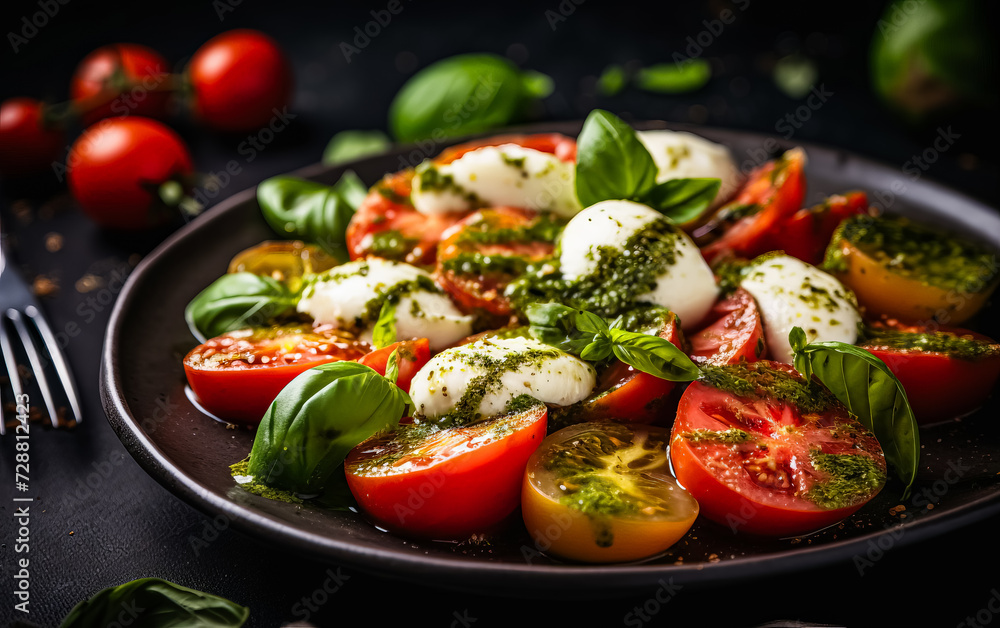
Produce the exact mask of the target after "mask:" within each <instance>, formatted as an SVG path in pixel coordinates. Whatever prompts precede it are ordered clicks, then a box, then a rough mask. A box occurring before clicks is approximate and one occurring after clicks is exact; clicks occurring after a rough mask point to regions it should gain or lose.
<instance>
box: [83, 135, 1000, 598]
mask: <svg viewBox="0 0 1000 628" xmlns="http://www.w3.org/2000/svg"><path fill="white" fill-rule="evenodd" d="M581 125H582V121H572V122H551V123H539V124H535V125H526V126H519V127H511V128H508V129H501V130H497V131H494V132H491V133H486V134H481V135H479V136H478V137H484V136H489V135H496V134H499V133H508V132H515V133H516V132H526V133H543V132H558V133H567V134H574V133H575V132H577V131H578V130H579V128H580V126H581ZM634 126H636V127H637V128H640V129H660V128H665V129H674V130H681V131H690V132H695V133H698V132H706V131H707V132H709V133H711V132H719V133H723V134H729V135H734V136H741V137H743V138H745V139H750V140H754V141H758V142H761V143H764V142H767V141H769V140H770V141H773V142H776V143H777V145H778V146H779V147H786V146H802V147H803V148H805V149H806V151H807V154H808V152H809V151H810V150H814V151H821V152H826V153H831V154H838V153H839V154H841V155H846V156H848V157H849V158H850V159H851V160H852V161H854V162H856V163H858V164H859V165H860V166H862V167H866V168H867V167H872V168H876V169H879V170H890V171H891V170H894V168H893V166H890V165H888V164H885V163H881V162H879V161H876V160H873V159H870V158H868V157H865V156H862V155H858V154H856V153H853V152H851V151H850V150H847V149H845V148H841V147H837V146H830V145H825V144H818V143H813V142H805V141H794V142H790V141H789V140H784V139H781V138H776V137H774V136H772V135H768V134H765V133H759V132H755V131H744V130H739V129H730V128H724V127H701V126H698V125H690V124H681V123H672V122H668V121H663V120H651V121H643V122H640V123H636V124H635V125H634ZM463 139H467V138H455V139H454V140H448V141H447V144H448V145H450V144H453V143H459V142H461V141H463ZM415 146H416V145H413V144H409V145H404V146H401V147H398V148H396V149H394V150H392V151H390V152H388V153H384V154H382V155H377V156H373V157H369V158H365V159H361V160H356V161H352V162H349V163H345V164H339V165H337V166H325V165H323V164H321V163H315V164H311V165H308V166H305V167H303V168H299V169H296V170H294V171H292V172H289V173H285V175H287V176H296V177H302V178H307V179H315V178H318V177H321V176H326V175H330V174H336V173H338V172H343V171H345V170H349V169H352V168H356V167H358V166H360V165H363V164H374V163H377V162H379V161H381V160H384V159H386V158H394V157H396V156H402V155H405V154H406V153H407V152H410V151H412V150H413V149H414V147H415ZM737 163H739V160H737ZM912 185H914V186H915V187H917V188H927V189H928V190H929V191H933V192H935V193H937V194H945V195H947V196H949V197H951V198H957V199H960V200H961V201H962V202H963V203H965V204H966V205H969V206H972V207H975V211H976V212H977V213H981V214H982V215H984V216H989V215H990V214H992V215H993V217H994V218H997V216H998V215H1000V212H998V211H997V209H995V208H993V207H991V206H989V205H987V204H986V203H984V202H983V201H981V200H979V199H976V198H974V197H971V196H969V195H967V194H965V193H963V192H961V191H959V190H956V189H954V188H951V187H948V186H945V185H942V184H940V183H937V182H935V181H933V180H931V179H928V178H926V177H921V178H920V179H919V180H918V181H914V182H912ZM256 189H257V186H256V185H254V186H252V187H250V188H248V189H245V190H242V191H240V192H237V193H235V194H233V195H232V196H230V197H228V198H226V199H224V200H222V201H220V202H219V203H218V204H216V205H215V206H213V207H211V208H210V209H209V210H207V211H206V212H205V213H204V214H203V215H201V216H198V217H197V218H195V219H194V220H192V221H191V222H190V223H188V224H186V225H184V226H182V227H181V228H179V229H178V230H177V231H175V232H174V233H172V234H171V235H170V236H168V237H167V238H166V239H164V240H163V242H161V243H160V244H159V245H158V246H157V247H156V248H155V249H154V250H153V251H152V252H150V253H149V254H148V255H147V256H146V257H144V258H143V259H142V260H141V261H140V263H139V264H138V265H137V266H136V267H135V269H134V270H133V271H132V272H131V273H130V275H129V277H128V279H127V280H126V282H125V284H124V286H123V288H122V290H121V293H120V295H119V297H118V299H117V300H116V302H115V304H114V307H113V308H112V311H111V315H110V318H109V321H108V327H107V332H106V334H105V338H104V342H103V345H102V352H101V368H100V378H99V387H100V394H101V402H102V406H103V408H104V411H105V414H106V415H107V418H108V421H109V423H110V424H111V427H112V429H113V430H114V431H115V433H116V435H117V436H118V438H119V439H120V440H121V442H122V444H123V445H124V447H125V449H126V451H128V452H129V454H130V455H131V456H132V457H133V459H135V460H136V462H137V463H138V464H139V465H140V467H142V469H143V470H144V471H145V472H146V473H147V474H148V475H150V476H152V477H153V479H155V480H156V481H157V482H158V483H159V484H160V485H161V486H163V487H164V488H166V489H167V490H168V491H170V492H171V493H172V494H174V495H175V496H177V497H180V498H181V499H183V500H184V501H185V502H186V503H188V504H190V505H192V506H193V507H195V508H196V509H198V510H199V511H201V512H203V513H205V514H207V515H215V516H218V515H220V514H222V515H224V516H226V517H227V518H228V519H229V524H230V526H231V527H233V528H235V529H237V530H239V531H240V532H242V533H244V534H247V535H248V536H251V537H253V538H254V539H255V540H256V541H258V542H264V543H267V544H270V545H273V546H279V547H283V548H291V549H293V550H295V551H296V552H298V553H300V554H306V555H309V556H311V557H313V558H316V557H317V554H319V555H320V557H321V558H322V559H323V560H326V561H328V562H334V563H336V564H340V565H344V566H349V567H351V568H355V569H358V570H359V571H364V572H367V573H372V574H375V575H378V576H381V577H387V578H391V579H405V580H411V581H414V580H420V581H421V582H423V583H425V584H426V583H427V581H426V575H427V573H428V571H433V572H435V573H436V574H438V575H439V576H445V577H444V578H443V579H442V580H440V581H437V582H434V583H432V584H433V585H434V586H440V587H443V588H450V589H455V590H465V591H477V592H482V591H483V589H484V588H486V587H487V586H488V587H489V588H490V590H491V591H493V592H501V591H502V592H504V593H508V594H511V593H512V594H519V595H522V596H526V597H535V596H533V595H531V593H532V591H533V592H534V593H535V594H537V595H548V594H553V593H557V594H558V593H559V592H560V591H561V592H562V593H567V592H568V593H570V595H572V594H573V593H576V594H577V595H583V594H585V595H588V596H590V595H594V594H595V593H597V594H601V593H603V594H609V595H613V594H616V593H622V592H626V591H632V590H636V589H639V588H641V587H644V586H649V585H651V584H655V583H656V582H657V581H658V580H659V579H661V578H671V579H672V580H671V581H678V582H683V583H685V584H692V585H714V584H723V583H726V582H732V581H736V580H740V579H743V578H745V577H749V576H756V575H759V574H760V564H761V563H762V562H766V563H768V567H767V573H768V574H773V575H778V574H785V573H789V572H794V571H800V570H804V569H808V568H816V567H821V566H824V565H829V564H831V563H834V562H837V561H839V560H843V559H845V558H847V557H850V556H851V555H857V554H858V553H859V550H860V549H863V548H865V547H866V546H867V544H868V543H869V542H877V540H878V539H879V538H880V537H882V536H884V535H888V534H893V535H896V536H899V538H897V539H895V540H894V541H893V542H894V545H895V546H903V545H910V544H913V543H917V542H921V541H923V540H925V539H928V538H931V537H935V536H938V535H939V534H940V533H941V531H942V530H943V529H954V528H956V527H964V526H966V525H970V524H972V523H975V522H976V521H979V520H981V519H984V518H986V517H989V516H991V515H993V514H995V513H997V512H1000V490H998V491H996V492H995V493H993V494H992V495H984V496H982V497H979V498H977V499H975V500H973V501H970V502H967V503H965V504H962V505H960V506H957V507H955V508H954V509H952V510H950V511H948V512H945V513H940V514H936V515H935V516H931V517H923V518H917V519H915V520H913V521H911V522H906V523H896V524H894V525H891V526H887V527H884V528H882V529H880V530H876V531H872V532H868V533H864V534H860V535H858V536H852V537H849V538H845V539H842V540H834V541H830V542H825V543H822V544H820V545H815V546H805V547H796V548H795V549H793V550H790V551H789V550H785V549H782V550H780V551H776V552H768V553H766V554H757V555H752V556H744V557H739V558H733V559H727V560H725V561H720V562H717V563H711V562H709V563H704V562H698V563H691V564H688V565H680V566H678V565H672V564H662V563H656V564H653V563H641V562H640V563H625V564H612V565H576V564H556V565H533V564H531V563H530V562H525V563H524V564H520V563H509V562H493V561H488V560H487V561H481V560H477V559H475V558H472V559H468V558H465V557H461V556H454V557H437V556H429V555H422V554H418V553H416V552H412V551H405V550H399V549H397V550H387V549H381V548H379V549H372V548H367V547H364V546H358V545H353V544H352V543H350V539H349V538H348V539H339V538H335V537H331V536H329V535H323V534H317V533H314V532H310V531H308V530H304V529H301V528H297V527H294V526H292V525H290V524H288V523H285V522H283V521H281V520H280V519H278V518H276V517H273V516H271V515H268V514H266V513H263V512H260V511H257V510H255V509H254V508H253V507H251V506H248V505H245V504H238V503H236V502H233V501H230V500H228V499H226V498H225V497H224V496H222V495H217V494H216V493H215V492H213V491H212V490H210V489H209V488H207V487H206V486H204V485H202V484H200V483H199V482H198V481H197V480H195V479H194V478H193V477H191V476H190V475H188V474H187V473H186V472H185V471H184V469H182V468H181V467H180V466H178V465H177V464H176V463H175V462H174V461H173V460H171V459H170V458H169V456H167V454H166V453H165V452H164V451H163V450H162V449H160V448H159V447H158V446H157V444H156V443H155V442H154V441H153V439H152V438H151V437H150V435H149V434H147V433H146V432H145V430H144V429H143V428H142V425H141V423H140V422H139V421H138V420H136V418H135V416H134V415H133V414H132V412H131V410H130V409H129V407H128V403H127V402H126V400H125V395H124V390H123V387H122V378H121V374H120V368H119V366H120V364H119V340H120V334H121V330H122V321H123V320H124V315H125V312H126V311H127V310H128V309H129V306H130V305H131V304H132V303H133V301H134V299H135V294H136V291H137V288H136V287H137V286H138V285H139V283H140V282H141V281H142V278H143V277H144V276H145V274H146V273H147V272H149V269H150V268H152V267H154V266H155V265H156V264H157V263H158V260H160V259H161V258H162V257H164V256H166V255H167V254H168V253H169V252H170V251H171V250H172V249H173V247H175V246H177V245H178V243H179V242H182V241H184V240H186V239H187V238H188V237H189V236H190V235H191V234H193V233H196V232H197V231H199V230H200V229H203V228H205V226H207V225H209V224H213V223H215V222H216V221H224V220H226V218H227V216H229V215H230V214H232V213H234V212H235V211H237V210H238V208H239V207H240V206H242V205H243V204H245V203H247V202H250V201H252V200H253V199H254V198H255V196H256ZM914 192H915V193H916V192H918V190H914ZM942 217H943V218H944V217H945V216H942ZM900 531H903V532H905V533H901V532H900ZM470 575H474V576H475V579H476V580H478V581H479V583H477V584H475V585H473V584H471V582H472V580H471V579H470V578H468V576H470Z"/></svg>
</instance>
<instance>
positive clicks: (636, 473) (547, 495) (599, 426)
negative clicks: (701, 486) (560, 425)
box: [521, 421, 698, 563]
mask: <svg viewBox="0 0 1000 628" xmlns="http://www.w3.org/2000/svg"><path fill="white" fill-rule="evenodd" d="M669 442H670V432H669V431H668V430H666V429H664V428H660V427H651V426H645V425H641V426H640V425H631V424H629V425H625V424H622V423H616V422H613V421H608V422H597V423H583V424H581V425H573V426H571V427H567V428H565V429H561V430H559V431H558V432H555V433H554V434H552V435H550V436H548V437H547V438H546V439H545V440H544V441H542V446H541V447H539V448H538V449H537V450H536V451H535V453H533V454H532V455H531V458H530V459H529V460H528V466H527V469H525V473H524V488H523V489H522V492H521V513H522V515H523V517H524V524H525V526H527V528H528V532H529V533H530V534H531V536H532V538H533V539H534V540H535V545H536V547H538V548H539V549H541V550H542V551H547V552H551V553H552V554H555V555H557V556H562V557H564V558H570V559H573V560H580V561H586V562H592V563H608V562H622V561H629V560H638V559H640V558H646V557H648V556H653V555H656V554H659V553H660V552H662V551H664V550H666V549H667V548H669V547H670V546H671V545H673V544H674V543H676V542H677V541H678V540H679V539H680V538H681V537H683V536H684V535H685V534H687V531H688V530H689V529H690V528H691V525H692V524H693V523H694V520H695V519H696V518H697V516H698V502H696V501H695V500H694V498H693V497H692V496H691V494H690V493H688V492H687V491H685V490H684V489H683V488H681V487H680V486H678V485H677V482H676V480H674V478H673V477H672V476H671V474H670V463H669V461H668V460H667V445H668V443H669Z"/></svg>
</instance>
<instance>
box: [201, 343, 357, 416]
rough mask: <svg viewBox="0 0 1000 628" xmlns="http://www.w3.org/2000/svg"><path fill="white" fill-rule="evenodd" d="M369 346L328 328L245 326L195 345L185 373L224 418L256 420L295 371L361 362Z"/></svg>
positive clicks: (204, 402) (212, 409)
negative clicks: (337, 363) (345, 361)
mask: <svg viewBox="0 0 1000 628" xmlns="http://www.w3.org/2000/svg"><path fill="white" fill-rule="evenodd" d="M367 349H368V345H367V344H365V343H362V342H359V341H357V340H355V339H354V338H353V337H350V336H348V335H343V332H339V331H336V330H329V329H326V328H317V329H316V330H309V329H308V328H305V327H272V328H265V329H244V330H240V331H234V332H229V333H227V334H223V335H221V336H218V337H216V338H212V339H210V340H208V341H207V342H205V344H201V345H198V346H197V347H195V348H194V349H192V350H191V352H190V353H188V354H187V356H186V357H185V358H184V374H185V375H186V376H187V380H188V383H189V384H190V385H191V390H192V391H194V394H195V395H197V396H198V400H199V401H200V402H201V405H202V406H203V407H204V408H205V409H206V410H208V411H209V412H211V413H212V414H214V415H215V416H217V417H219V418H220V419H226V420H228V421H236V422H239V423H247V424H257V423H259V422H260V420H261V418H262V417H263V416H264V413H265V412H267V408H268V406H270V405H271V402H272V401H274V398H275V397H277V396H278V393H279V392H281V389H282V388H284V387H285V385H286V384H288V382H290V381H292V380H293V379H294V378H295V376H296V375H298V374H299V373H301V372H303V371H305V370H306V369H309V368H312V367H314V366H318V365H320V364H325V363H327V362H336V361H338V360H357V359H358V358H361V357H363V356H364V355H365V354H366V353H367Z"/></svg>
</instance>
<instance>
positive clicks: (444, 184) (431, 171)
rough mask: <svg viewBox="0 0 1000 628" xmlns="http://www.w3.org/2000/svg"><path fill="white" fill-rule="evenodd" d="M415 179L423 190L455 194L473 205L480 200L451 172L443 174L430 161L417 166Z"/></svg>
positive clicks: (477, 205)
mask: <svg viewBox="0 0 1000 628" xmlns="http://www.w3.org/2000/svg"><path fill="white" fill-rule="evenodd" d="M416 176H417V179H418V181H419V183H420V189H421V190H422V191H424V192H440V193H447V192H450V193H452V194H456V195H458V196H461V197H462V198H464V199H465V200H466V201H468V203H469V204H470V205H472V206H473V207H479V206H481V205H482V202H481V201H480V200H479V197H478V196H476V194H475V193H474V192H470V191H469V190H466V189H465V188H463V187H462V186H461V185H459V184H458V183H456V182H455V177H454V176H453V175H451V174H443V173H442V172H441V171H440V170H438V168H437V167H436V166H434V165H433V164H432V163H430V162H424V164H421V165H420V166H419V167H418V168H417V173H416Z"/></svg>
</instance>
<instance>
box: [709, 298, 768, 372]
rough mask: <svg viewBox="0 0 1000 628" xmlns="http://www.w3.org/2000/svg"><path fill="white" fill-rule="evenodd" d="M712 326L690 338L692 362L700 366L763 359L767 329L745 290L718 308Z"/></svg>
mask: <svg viewBox="0 0 1000 628" xmlns="http://www.w3.org/2000/svg"><path fill="white" fill-rule="evenodd" d="M706 320H707V321H710V322H709V324H708V325H707V326H706V327H705V328H704V329H702V330H700V331H698V332H696V333H695V334H694V335H693V336H691V359H692V360H694V361H695V362H697V363H699V364H715V365H723V364H736V363H737V362H741V361H745V362H756V361H757V360H759V359H760V358H761V357H763V356H764V350H765V347H764V326H763V325H762V324H761V322H760V312H758V311H757V303H756V302H755V301H754V300H753V297H752V296H750V293H749V292H747V291H746V290H744V289H743V288H737V289H736V291H735V292H733V293H732V294H731V295H729V296H728V297H726V298H725V299H723V300H721V301H719V302H718V303H716V304H715V306H714V307H713V308H712V310H711V311H710V312H709V313H708V316H707V317H706Z"/></svg>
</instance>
